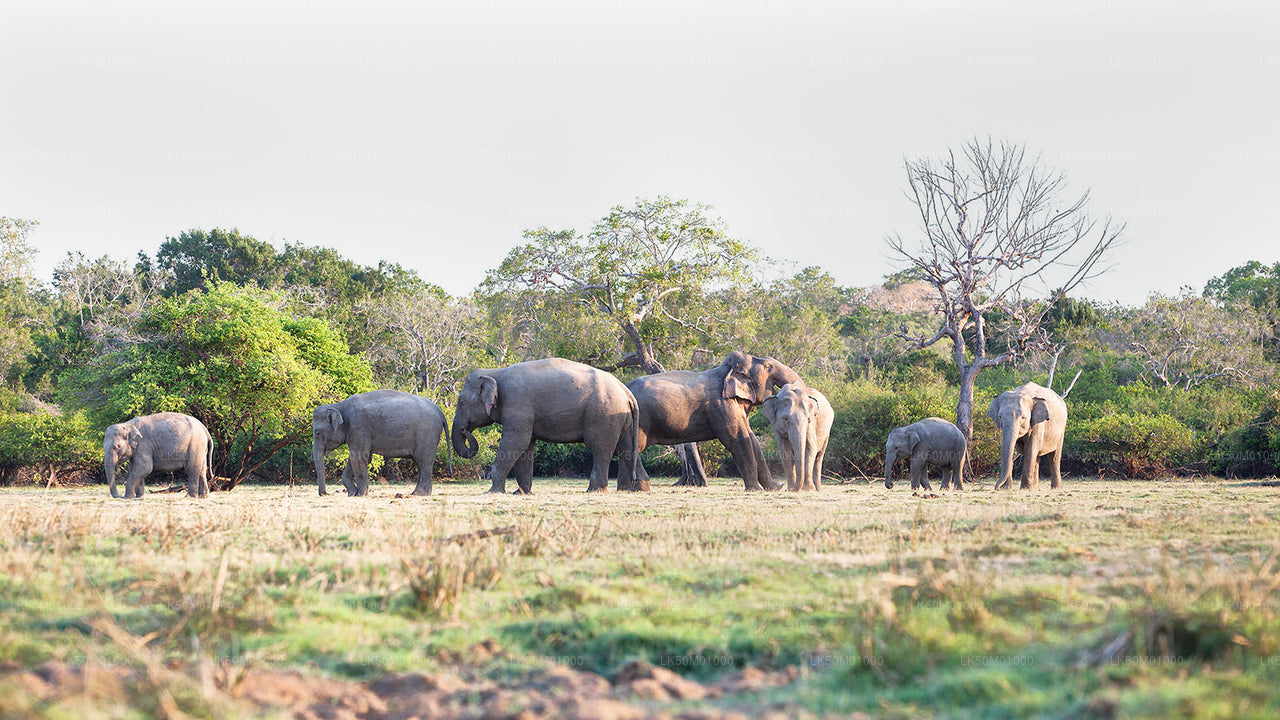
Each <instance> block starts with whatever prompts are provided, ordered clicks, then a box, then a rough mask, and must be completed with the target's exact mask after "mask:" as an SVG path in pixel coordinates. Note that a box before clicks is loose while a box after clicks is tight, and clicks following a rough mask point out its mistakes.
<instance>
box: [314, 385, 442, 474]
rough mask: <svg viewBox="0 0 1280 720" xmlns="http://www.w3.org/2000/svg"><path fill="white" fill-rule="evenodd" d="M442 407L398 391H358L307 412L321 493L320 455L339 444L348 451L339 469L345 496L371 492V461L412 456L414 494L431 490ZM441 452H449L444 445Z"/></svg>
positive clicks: (322, 471)
mask: <svg viewBox="0 0 1280 720" xmlns="http://www.w3.org/2000/svg"><path fill="white" fill-rule="evenodd" d="M445 424H446V420H445V416H444V411H443V410H441V409H440V406H438V405H436V404H435V403H433V402H431V401H430V400H428V399H427V398H424V397H422V396H419V395H414V394H412V393H406V392H400V391H398V390H374V391H372V392H365V393H360V394H358V395H352V396H351V397H349V398H347V399H346V400H343V401H342V402H338V403H331V404H329V405H321V406H320V407H318V408H316V409H315V411H314V412H312V413H311V453H312V456H313V459H314V461H315V464H316V479H317V480H318V481H319V485H320V494H321V495H327V494H328V492H327V490H326V489H325V477H324V455H325V453H327V452H329V451H330V450H334V449H336V448H337V447H338V446H340V445H344V444H345V445H346V446H347V449H348V451H349V452H350V457H349V459H348V460H347V466H346V468H344V469H343V471H342V484H343V485H344V486H346V488H347V494H348V495H366V494H368V492H369V461H370V460H372V459H373V455H374V454H375V453H376V454H378V455H381V456H382V457H383V458H384V459H386V458H413V461H414V462H415V463H416V464H417V465H418V483H417V485H415V486H414V488H413V493H412V494H414V495H430V494H431V472H432V469H433V468H434V466H435V463H436V450H437V449H438V448H439V446H440V436H441V435H442V434H443V433H444V429H445ZM445 452H448V449H447V448H446V450H445Z"/></svg>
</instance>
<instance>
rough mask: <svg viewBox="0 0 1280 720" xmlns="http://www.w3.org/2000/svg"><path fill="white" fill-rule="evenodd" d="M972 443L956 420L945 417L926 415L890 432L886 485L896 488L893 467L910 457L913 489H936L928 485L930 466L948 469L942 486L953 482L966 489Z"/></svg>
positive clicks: (956, 485) (885, 472)
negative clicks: (944, 418)
mask: <svg viewBox="0 0 1280 720" xmlns="http://www.w3.org/2000/svg"><path fill="white" fill-rule="evenodd" d="M968 448H969V443H968V441H967V440H965V437H964V433H963V432H961V431H960V428H958V427H956V426H955V424H954V423H950V422H948V421H946V420H943V419H942V418H938V417H931V418H925V419H924V420H921V421H920V422H915V423H911V424H910V425H904V426H903V427H900V428H894V429H893V430H890V431H889V439H888V440H887V441H885V444H884V453H885V454H884V486H885V488H888V489H892V488H893V466H894V464H895V463H897V462H898V460H900V459H902V458H910V459H911V489H912V490H918V489H920V488H921V487H923V488H924V489H925V490H933V487H931V486H930V485H929V466H930V465H941V466H943V467H945V468H947V474H946V475H944V476H943V478H942V489H944V490H945V489H947V486H948V485H950V486H951V487H952V488H954V489H956V490H963V489H964V461H965V457H966V455H967V453H968Z"/></svg>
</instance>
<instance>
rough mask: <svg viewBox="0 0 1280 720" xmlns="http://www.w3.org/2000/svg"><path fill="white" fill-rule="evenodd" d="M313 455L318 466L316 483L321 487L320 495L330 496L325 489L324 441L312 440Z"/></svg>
mask: <svg viewBox="0 0 1280 720" xmlns="http://www.w3.org/2000/svg"><path fill="white" fill-rule="evenodd" d="M311 454H312V459H313V460H314V461H315V464H316V481H317V482H318V483H319V485H320V494H321V495H328V493H327V492H326V491H325V488H324V441H322V440H320V439H319V438H314V437H313V438H312V439H311Z"/></svg>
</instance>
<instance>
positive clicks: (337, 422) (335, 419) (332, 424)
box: [324, 407, 346, 431]
mask: <svg viewBox="0 0 1280 720" xmlns="http://www.w3.org/2000/svg"><path fill="white" fill-rule="evenodd" d="M324 418H325V420H326V421H327V422H328V423H329V429H330V430H335V431H336V430H337V429H338V428H340V427H342V423H344V422H346V419H344V418H343V417H342V411H341V410H339V409H338V408H336V407H328V408H325V411H324Z"/></svg>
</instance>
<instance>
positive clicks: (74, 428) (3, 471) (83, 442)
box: [0, 410, 102, 485]
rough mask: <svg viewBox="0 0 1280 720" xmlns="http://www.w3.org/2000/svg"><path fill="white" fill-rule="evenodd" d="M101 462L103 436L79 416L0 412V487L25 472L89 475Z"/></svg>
mask: <svg viewBox="0 0 1280 720" xmlns="http://www.w3.org/2000/svg"><path fill="white" fill-rule="evenodd" d="M101 462H102V435H101V434H100V433H95V432H94V431H93V429H92V428H91V427H90V426H89V421H88V420H87V419H86V418H85V416H84V415H83V414H82V413H76V414H73V415H47V414H40V413H25V412H20V411H13V410H0V485H9V484H11V483H13V482H14V481H15V480H17V479H18V478H19V477H21V476H22V475H23V474H24V471H28V473H29V474H32V475H34V474H36V473H39V474H40V475H42V476H43V475H44V474H45V473H48V472H53V473H55V474H56V473H58V472H68V471H71V472H78V473H81V474H88V473H91V472H92V471H93V469H94V468H95V467H97V466H98V465H99V463H101Z"/></svg>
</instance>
